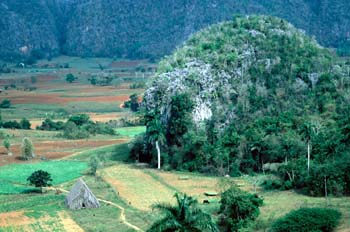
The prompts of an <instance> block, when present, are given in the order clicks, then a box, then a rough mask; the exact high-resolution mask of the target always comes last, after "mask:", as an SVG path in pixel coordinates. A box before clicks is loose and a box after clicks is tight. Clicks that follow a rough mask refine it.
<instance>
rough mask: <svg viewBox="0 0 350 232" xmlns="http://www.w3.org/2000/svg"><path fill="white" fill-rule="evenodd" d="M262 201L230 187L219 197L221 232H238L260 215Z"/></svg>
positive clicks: (254, 195)
mask: <svg viewBox="0 0 350 232" xmlns="http://www.w3.org/2000/svg"><path fill="white" fill-rule="evenodd" d="M262 204H263V200H262V199H261V198H259V197H258V196H257V195H256V194H250V193H247V192H244V191H242V190H240V189H239V188H237V187H231V188H229V189H228V190H226V191H225V192H223V193H222V196H221V206H220V216H221V218H220V225H221V227H222V230H221V231H223V230H224V231H239V229H241V228H244V227H246V226H247V225H248V223H249V222H252V221H254V220H255V219H256V218H257V217H258V216H259V214H260V210H259V207H260V206H262Z"/></svg>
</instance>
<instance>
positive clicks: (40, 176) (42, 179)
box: [27, 170, 52, 193]
mask: <svg viewBox="0 0 350 232" xmlns="http://www.w3.org/2000/svg"><path fill="white" fill-rule="evenodd" d="M27 181H29V183H30V185H34V186H35V187H36V188H40V192H41V193H42V192H43V187H48V186H51V182H52V179H51V175H50V173H48V172H46V171H43V170H38V171H35V172H33V173H32V174H31V175H30V176H29V177H28V178H27Z"/></svg>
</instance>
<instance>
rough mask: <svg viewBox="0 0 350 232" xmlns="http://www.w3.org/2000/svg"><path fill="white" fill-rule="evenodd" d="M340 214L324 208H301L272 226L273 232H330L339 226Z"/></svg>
mask: <svg viewBox="0 0 350 232" xmlns="http://www.w3.org/2000/svg"><path fill="white" fill-rule="evenodd" d="M340 217H341V213H340V212H339V211H337V210H334V209H326V208H301V209H298V210H294V211H292V212H290V213H288V214H287V215H286V216H284V217H282V218H280V219H278V220H277V221H276V222H275V223H274V224H273V225H272V231H274V232H290V231H291V232H310V231H312V232H331V231H334V229H335V228H336V226H337V225H338V224H339V220H340Z"/></svg>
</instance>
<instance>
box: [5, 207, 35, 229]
mask: <svg viewBox="0 0 350 232" xmlns="http://www.w3.org/2000/svg"><path fill="white" fill-rule="evenodd" d="M33 222H34V220H32V219H31V218H29V217H27V216H25V215H24V211H13V212H8V213H0V227H9V226H11V227H15V226H25V225H29V224H32V223H33Z"/></svg>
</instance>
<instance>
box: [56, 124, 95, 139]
mask: <svg viewBox="0 0 350 232" xmlns="http://www.w3.org/2000/svg"><path fill="white" fill-rule="evenodd" d="M89 136H90V135H89V132H88V131H87V130H84V129H81V128H79V127H78V126H77V125H75V124H74V123H73V122H67V123H66V125H65V127H64V131H63V137H65V138H67V139H86V138H89Z"/></svg>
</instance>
